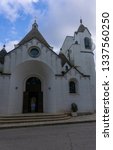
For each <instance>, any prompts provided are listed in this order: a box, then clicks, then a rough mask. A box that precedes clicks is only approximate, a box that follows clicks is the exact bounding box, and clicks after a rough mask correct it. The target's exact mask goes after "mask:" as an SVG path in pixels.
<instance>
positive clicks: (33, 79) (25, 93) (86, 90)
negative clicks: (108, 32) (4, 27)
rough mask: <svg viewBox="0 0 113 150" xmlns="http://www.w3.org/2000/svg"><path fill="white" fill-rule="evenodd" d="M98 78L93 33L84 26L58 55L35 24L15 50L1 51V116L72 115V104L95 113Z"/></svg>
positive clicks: (66, 39) (71, 37)
mask: <svg viewBox="0 0 113 150" xmlns="http://www.w3.org/2000/svg"><path fill="white" fill-rule="evenodd" d="M95 78H96V77H95V64H94V54H93V46H92V40H91V33H90V32H89V30H88V29H87V27H85V26H84V25H83V24H82V22H81V23H80V26H79V28H78V30H77V31H76V32H75V33H74V36H67V37H66V38H65V40H64V43H63V45H62V48H61V49H60V52H59V54H56V53H55V52H54V51H53V50H52V48H51V46H50V45H49V44H48V43H47V41H46V40H45V39H44V37H43V36H42V35H41V33H40V32H39V30H38V25H37V23H36V21H35V22H34V24H33V25H32V29H31V31H30V32H29V33H28V34H27V35H26V36H25V37H24V38H23V39H22V40H21V41H20V42H19V43H18V44H17V45H16V46H15V48H14V49H13V50H11V51H10V52H6V50H5V47H3V49H2V50H1V51H0V114H21V113H33V112H37V113H38V112H39V113H57V112H70V111H71V104H72V103H75V104H76V105H77V106H78V112H94V111H95V109H96V90H95V86H96V85H95V84H96V81H95Z"/></svg>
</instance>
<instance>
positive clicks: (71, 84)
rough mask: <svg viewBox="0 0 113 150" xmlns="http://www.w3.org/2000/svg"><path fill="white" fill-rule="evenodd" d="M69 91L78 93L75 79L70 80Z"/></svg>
mask: <svg viewBox="0 0 113 150" xmlns="http://www.w3.org/2000/svg"><path fill="white" fill-rule="evenodd" d="M69 92H70V93H76V85H75V82H74V81H70V82H69Z"/></svg>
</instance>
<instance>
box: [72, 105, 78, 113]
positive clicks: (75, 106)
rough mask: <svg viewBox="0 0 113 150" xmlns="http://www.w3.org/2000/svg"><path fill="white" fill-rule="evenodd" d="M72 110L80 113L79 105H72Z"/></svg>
mask: <svg viewBox="0 0 113 150" xmlns="http://www.w3.org/2000/svg"><path fill="white" fill-rule="evenodd" d="M71 110H72V111H73V112H77V111H78V107H77V105H76V104H75V103H72V104H71Z"/></svg>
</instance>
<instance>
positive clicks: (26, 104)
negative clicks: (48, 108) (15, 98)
mask: <svg viewBox="0 0 113 150" xmlns="http://www.w3.org/2000/svg"><path fill="white" fill-rule="evenodd" d="M25 88H26V90H25V92H24V93H23V113H35V112H43V93H42V91H41V81H40V79H38V78H37V77H31V78H29V79H28V80H27V81H26V87H25Z"/></svg>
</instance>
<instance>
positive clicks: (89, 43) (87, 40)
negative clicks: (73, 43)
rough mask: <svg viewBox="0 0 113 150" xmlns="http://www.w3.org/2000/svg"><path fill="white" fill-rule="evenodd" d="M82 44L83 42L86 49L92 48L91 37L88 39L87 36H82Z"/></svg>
mask: <svg viewBox="0 0 113 150" xmlns="http://www.w3.org/2000/svg"><path fill="white" fill-rule="evenodd" d="M84 44H85V48H86V49H91V48H92V44H91V39H89V38H88V37H85V38H84Z"/></svg>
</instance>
